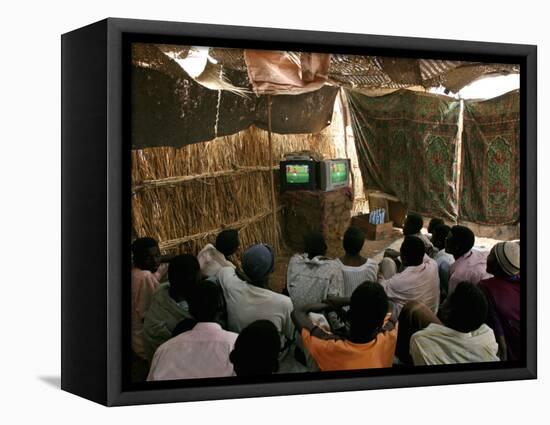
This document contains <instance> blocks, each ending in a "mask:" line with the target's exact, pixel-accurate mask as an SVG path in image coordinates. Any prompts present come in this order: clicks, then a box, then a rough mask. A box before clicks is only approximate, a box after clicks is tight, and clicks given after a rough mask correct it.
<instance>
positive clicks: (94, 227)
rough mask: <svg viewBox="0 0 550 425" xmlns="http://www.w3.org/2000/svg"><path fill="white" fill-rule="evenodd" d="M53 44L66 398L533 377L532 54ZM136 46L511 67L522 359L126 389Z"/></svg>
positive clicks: (448, 45)
mask: <svg viewBox="0 0 550 425" xmlns="http://www.w3.org/2000/svg"><path fill="white" fill-rule="evenodd" d="M61 41H62V154H61V155H62V205H61V207H62V208H61V209H62V218H61V219H62V283H61V284H62V291H61V302H62V316H61V321H62V324H61V327H62V347H61V348H62V350H61V364H62V375H61V387H62V389H64V390H66V391H69V392H71V393H74V394H77V395H80V396H82V397H85V398H88V399H90V400H93V401H96V402H98V403H101V404H105V405H109V406H114V405H129V404H146V403H160V402H176V401H192V400H207V399H223V398H241V397H257V396H271V395H284V394H304V393H319V392H331V391H350V390H365V389H377V388H397V387H416V386H425V385H444V384H457V383H473V382H488V381H504V380H518V379H534V378H536V376H537V357H536V351H537V323H536V314H537V312H536V307H537V305H536V296H537V274H536V262H537V224H536V223H537V212H536V211H537V200H536V193H537V182H536V151H537V146H536V141H537V133H536V131H537V127H536V124H537V49H536V46H533V45H519V44H500V43H487V42H471V41H455V40H438V39H423V38H405V37H390V36H376V35H360V34H346V33H329V32H314V31H297V30H286V29H268V28H254V27H235V26H221V25H205V24H194V23H177V22H161V21H145V20H131V19H118V18H109V19H105V20H102V21H100V22H97V23H94V24H91V25H89V26H86V27H83V28H80V29H78V30H75V31H72V32H69V33H67V34H64V35H63V36H62V39H61ZM132 41H149V42H155V41H157V42H163V43H170V42H173V43H176V42H177V43H179V44H196V45H205V46H219V47H243V46H246V47H248V48H258V49H262V48H263V49H280V50H307V51H311V52H315V51H320V52H338V53H349V54H371V55H372V54H376V55H388V56H406V57H422V58H438V59H460V60H478V61H486V62H495V63H519V64H520V69H521V73H520V102H521V125H520V136H521V147H520V168H521V169H520V185H521V186H520V200H521V208H520V222H521V229H520V235H521V258H522V280H523V281H524V282H526V284H525V285H524V287H523V288H522V291H523V292H522V306H521V307H522V325H523V329H522V330H523V337H524V347H525V348H526V352H525V357H524V361H521V362H518V363H507V364H506V365H504V366H503V365H499V364H496V363H484V364H467V365H448V366H429V367H416V368H414V370H413V369H391V370H387V369H384V370H369V371H359V372H345V373H344V372H341V373H340V372H339V373H336V372H334V373H332V372H325V373H322V374H312V375H310V374H305V376H302V375H301V376H299V377H296V376H288V375H279V376H275V377H273V378H270V379H263V380H260V379H256V380H254V379H248V380H246V379H242V378H220V379H209V380H199V381H170V382H164V383H161V382H158V383H155V382H153V383H145V384H141V385H139V384H135V385H133V386H132V385H127V384H126V383H125V382H126V381H125V373H126V372H124V370H125V369H124V364H123V363H124V360H123V359H125V358H127V354H128V353H127V349H125V348H124V347H129V343H127V341H128V340H129V339H128V338H129V336H128V335H129V332H124V329H125V328H124V323H125V320H127V317H129V314H126V311H125V308H124V305H125V304H124V296H125V294H126V293H127V292H125V291H129V289H128V288H129V283H128V281H129V266H128V265H129V264H130V259H129V255H130V254H129V249H128V246H129V240H130V226H129V222H128V217H129V216H130V202H129V196H130V189H129V188H130V180H129V179H130V168H129V167H130V161H129V155H127V152H128V149H129V146H130V145H129V140H128V131H127V127H128V125H127V124H128V119H129V116H128V114H129V111H128V108H127V107H125V106H124V105H125V98H126V97H127V96H128V90H129V80H130V79H129V78H128V74H127V69H128V67H125V61H127V62H128V58H129V49H128V45H129V42H132ZM128 293H129V292H128ZM125 356H126V357H125Z"/></svg>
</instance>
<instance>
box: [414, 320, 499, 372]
mask: <svg viewBox="0 0 550 425" xmlns="http://www.w3.org/2000/svg"><path fill="white" fill-rule="evenodd" d="M497 350H498V346H497V343H496V339H495V335H494V333H493V331H492V329H491V328H490V327H489V326H487V325H485V324H484V325H481V326H480V327H479V328H478V329H477V330H475V331H473V332H468V333H462V332H458V331H456V330H454V329H451V328H449V327H446V326H444V325H440V324H436V323H432V324H430V325H429V326H428V327H427V328H425V329H423V330H421V331H418V332H416V333H415V334H413V336H412V337H411V342H410V354H411V356H412V359H413V362H414V364H415V365H416V366H418V365H435V364H454V363H475V362H490V361H498V360H499V358H498V356H497Z"/></svg>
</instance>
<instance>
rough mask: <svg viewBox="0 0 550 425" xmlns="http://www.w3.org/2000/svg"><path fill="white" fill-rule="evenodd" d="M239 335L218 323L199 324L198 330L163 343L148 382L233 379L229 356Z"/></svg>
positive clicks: (196, 328)
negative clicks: (229, 377) (226, 377)
mask: <svg viewBox="0 0 550 425" xmlns="http://www.w3.org/2000/svg"><path fill="white" fill-rule="evenodd" d="M237 336H238V335H237V334H236V333H233V332H227V331H224V330H223V329H222V328H221V326H220V325H219V324H217V323H205V322H202V323H197V324H196V325H195V327H194V328H193V329H192V330H190V331H188V332H184V333H182V334H180V335H178V336H176V337H174V338H172V339H170V340H168V341H167V342H165V343H164V344H162V345H161V346H160V347H159V348H158V349H157V351H156V352H155V356H154V358H153V361H152V363H151V370H150V372H149V377H148V378H147V379H148V380H149V381H158V380H166V379H190V378H211V377H219V376H231V375H232V374H233V364H232V363H231V361H230V360H229V354H230V353H231V351H232V350H233V347H234V345H235V341H236V340H237Z"/></svg>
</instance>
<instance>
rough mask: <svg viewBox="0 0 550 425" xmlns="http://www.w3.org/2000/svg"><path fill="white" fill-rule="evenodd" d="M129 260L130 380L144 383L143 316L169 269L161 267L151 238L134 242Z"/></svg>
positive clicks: (157, 247)
mask: <svg viewBox="0 0 550 425" xmlns="http://www.w3.org/2000/svg"><path fill="white" fill-rule="evenodd" d="M132 258H133V263H134V266H133V267H132V353H133V355H132V377H133V380H134V381H143V380H145V378H146V376H147V369H148V367H149V365H148V362H147V356H146V355H145V348H144V342H143V322H144V320H145V312H146V311H147V310H148V309H149V306H150V305H151V299H152V298H153V293H154V292H155V290H156V289H157V288H158V286H159V285H160V281H161V279H162V278H163V277H164V274H165V273H166V269H167V268H168V265H167V264H162V265H161V264H160V250H159V246H158V243H157V241H156V240H155V239H153V238H139V239H136V240H135V241H134V242H133V243H132Z"/></svg>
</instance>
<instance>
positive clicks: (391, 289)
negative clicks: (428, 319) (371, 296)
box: [379, 236, 439, 317]
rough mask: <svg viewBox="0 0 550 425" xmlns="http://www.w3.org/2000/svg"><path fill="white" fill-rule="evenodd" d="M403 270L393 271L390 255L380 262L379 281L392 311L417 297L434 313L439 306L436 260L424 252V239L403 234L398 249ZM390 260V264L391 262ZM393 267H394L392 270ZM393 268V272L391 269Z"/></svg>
mask: <svg viewBox="0 0 550 425" xmlns="http://www.w3.org/2000/svg"><path fill="white" fill-rule="evenodd" d="M400 255H401V261H402V262H403V266H404V270H403V271H402V272H401V273H396V266H395V263H394V261H393V260H392V259H391V258H387V257H386V258H384V259H383V260H382V263H381V267H380V270H381V274H379V283H380V284H381V285H382V287H383V288H384V290H385V291H386V294H387V296H388V298H389V299H390V301H391V302H392V303H393V305H394V308H393V311H392V313H393V315H394V316H395V317H398V316H399V313H400V311H401V308H402V307H403V306H404V305H405V304H406V303H407V302H409V301H418V302H421V303H423V304H425V305H427V306H428V307H429V309H430V310H431V311H432V312H433V313H434V314H435V313H437V309H438V307H439V275H438V271H437V263H436V262H435V261H434V260H432V259H431V258H430V257H428V256H427V255H426V254H425V248H424V243H423V242H422V240H420V239H419V238H417V237H416V236H406V237H405V239H404V240H403V243H402V244H401V249H400ZM392 264H393V265H392ZM392 267H393V270H392ZM392 272H393V273H392Z"/></svg>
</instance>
